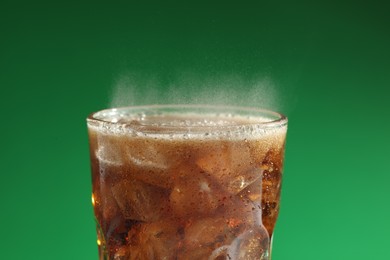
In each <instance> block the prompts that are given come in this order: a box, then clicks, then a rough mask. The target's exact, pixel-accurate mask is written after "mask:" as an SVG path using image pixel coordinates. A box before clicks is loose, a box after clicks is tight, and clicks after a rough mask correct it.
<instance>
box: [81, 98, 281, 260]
mask: <svg viewBox="0 0 390 260" xmlns="http://www.w3.org/2000/svg"><path fill="white" fill-rule="evenodd" d="M87 124H88V134H89V143H90V155H91V167H92V190H93V191H92V204H93V208H94V213H95V220H96V227H97V237H98V238H97V244H98V249H99V257H100V259H121V260H125V259H126V260H127V259H263V260H265V259H270V254H271V252H270V247H271V242H270V241H272V234H273V230H274V226H275V222H276V219H277V216H278V212H279V201H280V200H279V199H280V191H281V190H280V189H281V179H282V165H283V155H284V146H285V137H286V131H287V118H286V117H285V116H283V115H281V114H278V113H275V112H271V111H267V110H261V109H253V108H242V107H224V106H201V105H161V106H142V107H125V108H113V109H107V110H102V111H99V112H97V113H93V114H92V115H90V116H89V117H88V119H87Z"/></svg>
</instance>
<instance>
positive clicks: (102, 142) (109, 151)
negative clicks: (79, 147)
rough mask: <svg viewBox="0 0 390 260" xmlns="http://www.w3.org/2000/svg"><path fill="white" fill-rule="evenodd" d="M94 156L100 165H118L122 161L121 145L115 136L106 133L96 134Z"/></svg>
mask: <svg viewBox="0 0 390 260" xmlns="http://www.w3.org/2000/svg"><path fill="white" fill-rule="evenodd" d="M95 156H96V158H97V159H98V160H99V164H100V165H108V166H120V165H122V164H123V162H124V158H123V157H124V151H123V150H122V145H120V143H119V141H118V140H117V139H116V138H114V137H109V136H106V135H98V136H97V149H96V150H95Z"/></svg>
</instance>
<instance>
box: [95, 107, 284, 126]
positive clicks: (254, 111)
mask: <svg viewBox="0 0 390 260" xmlns="http://www.w3.org/2000/svg"><path fill="white" fill-rule="evenodd" d="M164 109H173V110H175V109H176V110H175V111H176V114H179V115H185V114H189V113H188V112H193V113H197V110H201V111H203V112H208V113H209V115H215V112H217V111H219V112H220V114H223V113H226V112H225V110H226V111H227V112H229V111H230V112H231V113H229V114H232V115H233V116H252V118H254V119H256V118H257V119H258V120H259V119H260V118H261V116H263V118H266V119H267V120H266V121H255V120H254V121H251V122H249V121H248V122H240V123H237V124H234V125H231V124H229V125H218V126H215V125H190V126H188V125H175V126H172V125H158V126H152V125H148V124H142V123H140V122H138V121H137V124H136V125H134V124H132V123H131V121H130V122H113V121H110V120H108V119H109V117H112V116H114V115H121V113H122V115H123V113H127V115H136V113H137V111H138V113H140V112H147V111H154V112H158V111H163V110H164ZM187 110H188V112H187V113H186V111H187ZM221 111H222V112H223V113H221ZM213 112H214V114H212V113H213ZM161 114H167V113H164V112H161ZM161 114H158V115H161ZM204 114H205V113H204ZM99 115H100V118H98V116H99ZM104 117H105V118H104ZM287 122H288V119H287V117H286V116H285V115H284V114H282V113H279V112H275V111H272V110H268V109H263V108H256V107H245V106H225V105H202V104H195V105H194V104H162V105H160V104H154V105H141V106H123V107H115V108H107V109H102V110H99V111H96V112H93V113H91V114H89V115H88V117H87V123H88V124H92V125H95V126H98V125H99V126H104V127H105V128H109V127H118V126H121V127H125V128H127V129H133V130H134V129H135V128H136V130H140V131H141V132H142V131H144V130H146V131H145V132H159V133H164V130H166V131H168V132H169V131H188V130H191V131H192V130H194V131H201V132H202V131H208V130H211V129H218V130H219V131H224V130H234V129H237V128H238V127H256V128H280V127H283V126H286V125H287ZM150 128H153V129H154V130H151V129H150Z"/></svg>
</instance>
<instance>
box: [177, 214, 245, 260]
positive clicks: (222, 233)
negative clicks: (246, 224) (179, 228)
mask: <svg viewBox="0 0 390 260" xmlns="http://www.w3.org/2000/svg"><path fill="white" fill-rule="evenodd" d="M242 224H243V222H242V221H241V220H240V219H228V218H227V219H225V218H224V217H222V216H214V217H206V218H201V219H191V220H190V221H188V223H187V224H186V226H185V228H184V240H183V243H182V246H181V248H180V252H179V259H225V258H222V256H226V250H225V249H226V245H229V244H230V243H231V242H232V241H233V240H234V238H235V237H236V235H238V234H239V233H240V232H241V231H242V227H243V225H242ZM224 246H225V247H224ZM216 248H217V249H218V248H219V250H217V249H216ZM224 248H225V249H224Z"/></svg>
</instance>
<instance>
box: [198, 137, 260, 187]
mask: <svg viewBox="0 0 390 260" xmlns="http://www.w3.org/2000/svg"><path fill="white" fill-rule="evenodd" d="M251 158H252V157H251V154H250V150H249V148H248V147H247V146H245V145H239V144H236V145H234V146H229V147H222V148H219V149H217V148H214V149H213V150H211V152H210V153H208V154H206V155H201V156H200V157H199V158H198V160H197V161H196V164H197V165H198V166H199V167H200V168H201V169H202V170H203V171H205V172H206V173H208V174H210V176H211V177H212V178H214V179H215V180H216V181H217V182H218V183H221V185H222V186H223V187H225V189H226V190H227V191H228V192H230V193H232V194H237V193H239V192H240V191H241V190H243V189H244V188H245V187H247V186H248V185H250V184H251V183H253V182H254V181H256V179H258V178H259V177H260V176H261V173H262V170H261V168H259V167H257V166H256V165H255V164H253V162H252V159H251Z"/></svg>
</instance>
